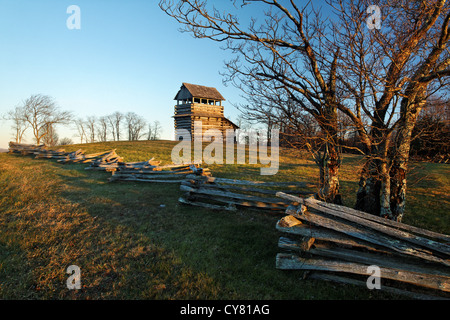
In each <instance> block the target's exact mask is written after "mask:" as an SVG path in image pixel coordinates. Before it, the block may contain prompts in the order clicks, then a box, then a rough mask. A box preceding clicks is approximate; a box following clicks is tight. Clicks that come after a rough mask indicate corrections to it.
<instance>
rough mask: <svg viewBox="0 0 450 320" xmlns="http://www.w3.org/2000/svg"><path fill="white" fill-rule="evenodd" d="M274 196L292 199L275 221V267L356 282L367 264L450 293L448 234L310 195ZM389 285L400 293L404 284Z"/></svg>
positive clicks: (390, 277)
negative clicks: (277, 232)
mask: <svg viewBox="0 0 450 320" xmlns="http://www.w3.org/2000/svg"><path fill="white" fill-rule="evenodd" d="M277 196H278V197H280V198H282V199H285V200H289V201H291V204H290V205H289V206H288V207H287V208H286V211H285V214H286V216H284V217H283V218H281V219H280V220H279V221H278V222H277V224H276V228H277V230H278V231H280V232H281V233H282V234H283V236H281V237H280V239H279V241H278V247H279V248H280V249H282V250H283V251H284V252H281V253H279V254H277V257H276V267H277V268H278V269H283V270H307V271H312V272H316V271H321V272H326V274H325V276H323V278H324V279H327V280H330V279H332V278H333V276H330V277H327V274H328V273H330V272H331V273H338V274H339V275H338V277H337V279H339V281H340V282H343V281H345V280H344V279H345V277H342V276H341V275H342V274H344V275H347V276H349V277H350V278H348V283H356V282H358V278H357V277H358V276H359V277H361V276H366V279H367V277H369V276H370V273H368V267H369V266H372V265H375V266H377V267H379V268H380V271H381V278H382V279H388V280H390V281H393V282H394V283H400V282H401V283H403V284H408V285H414V287H419V288H423V289H427V290H431V291H433V293H436V292H437V293H439V295H441V297H445V298H448V297H450V295H449V294H448V293H449V292H450V236H449V235H445V234H440V233H436V232H432V231H429V230H425V229H421V228H417V227H412V226H409V225H406V224H403V223H399V222H395V221H391V220H387V219H383V218H381V217H377V216H373V215H370V214H367V213H365V212H361V211H358V210H354V209H350V208H347V207H344V206H338V205H334V204H330V203H325V202H322V201H319V200H316V199H314V198H312V197H311V198H300V197H297V196H293V195H290V194H286V193H283V192H279V193H277ZM322 274H323V273H322ZM355 277H356V279H355ZM316 278H320V276H316ZM355 281H356V282H355ZM383 281H384V280H383ZM359 283H363V284H366V282H361V281H359ZM388 288H389V289H392V287H388ZM394 288H395V286H394ZM382 289H383V288H382ZM392 290H394V291H395V292H396V293H399V292H402V290H403V288H402V289H399V288H397V289H392ZM392 290H391V291H392ZM414 290H416V289H414ZM414 290H412V291H411V290H410V292H409V294H410V295H411V292H413V291H414ZM403 291H404V290H403ZM416 291H417V290H416ZM422 293H423V292H422ZM426 293H427V292H426ZM418 297H419V296H418ZM420 297H423V295H420Z"/></svg>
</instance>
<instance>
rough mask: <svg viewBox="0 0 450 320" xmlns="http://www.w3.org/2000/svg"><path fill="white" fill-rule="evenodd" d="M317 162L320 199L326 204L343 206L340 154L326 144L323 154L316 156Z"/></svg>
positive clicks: (333, 147)
mask: <svg viewBox="0 0 450 320" xmlns="http://www.w3.org/2000/svg"><path fill="white" fill-rule="evenodd" d="M315 161H316V164H317V165H318V166H319V172H320V174H319V193H318V197H319V198H320V199H322V200H323V201H326V202H331V203H336V204H342V197H341V194H340V193H339V168H340V166H341V157H340V153H339V152H338V151H337V150H336V147H335V146H333V145H331V144H329V143H326V144H325V146H324V150H323V152H322V153H321V154H318V155H316V156H315Z"/></svg>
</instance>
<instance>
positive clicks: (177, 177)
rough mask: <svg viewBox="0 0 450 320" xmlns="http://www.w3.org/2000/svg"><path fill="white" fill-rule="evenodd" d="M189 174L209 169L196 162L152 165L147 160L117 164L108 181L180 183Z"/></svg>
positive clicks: (198, 173) (202, 172) (206, 172)
mask: <svg viewBox="0 0 450 320" xmlns="http://www.w3.org/2000/svg"><path fill="white" fill-rule="evenodd" d="M189 174H193V175H196V176H197V175H198V176H206V175H209V174H210V173H209V169H204V168H200V167H199V165H198V164H171V165H164V166H159V165H152V164H150V163H149V162H148V161H146V162H143V163H140V162H138V163H131V164H130V163H124V164H119V165H118V167H117V168H116V170H114V171H113V172H112V176H111V178H109V181H110V182H113V181H138V182H165V183H180V182H181V181H183V180H184V179H186V176H187V175H189Z"/></svg>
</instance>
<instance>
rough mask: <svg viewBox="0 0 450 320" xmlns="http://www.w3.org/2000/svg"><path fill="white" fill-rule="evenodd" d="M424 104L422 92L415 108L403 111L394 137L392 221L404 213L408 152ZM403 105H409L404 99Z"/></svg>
mask: <svg viewBox="0 0 450 320" xmlns="http://www.w3.org/2000/svg"><path fill="white" fill-rule="evenodd" d="M425 102H426V101H425V99H424V92H423V93H421V94H419V95H418V96H417V100H416V102H415V103H414V105H415V106H414V107H413V108H411V107H408V111H405V113H404V118H403V121H402V122H403V123H402V126H401V127H400V130H399V131H398V134H397V137H396V149H397V152H396V154H395V155H394V158H393V164H392V168H391V170H390V180H391V186H390V187H391V191H390V192H391V197H390V206H391V210H392V215H393V219H395V220H397V221H401V220H402V217H403V214H404V213H405V206H406V182H407V179H406V174H407V170H408V161H409V151H410V149H411V138H412V131H413V129H414V125H415V123H416V120H417V117H418V115H419V113H420V111H421V110H422V108H423V106H424V104H425ZM403 103H404V104H409V103H410V102H409V101H408V100H407V99H405V100H404V101H402V104H403ZM403 107H404V106H402V108H403Z"/></svg>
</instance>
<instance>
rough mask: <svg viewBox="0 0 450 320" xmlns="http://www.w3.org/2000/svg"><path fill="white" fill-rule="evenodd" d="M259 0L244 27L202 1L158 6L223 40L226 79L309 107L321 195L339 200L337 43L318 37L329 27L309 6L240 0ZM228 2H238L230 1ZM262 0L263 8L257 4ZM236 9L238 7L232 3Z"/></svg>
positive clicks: (199, 32) (188, 27)
mask: <svg viewBox="0 0 450 320" xmlns="http://www.w3.org/2000/svg"><path fill="white" fill-rule="evenodd" d="M240 2H241V4H242V6H246V5H251V4H259V5H260V7H259V8H258V12H265V17H264V19H261V20H257V19H252V20H251V21H250V23H249V25H248V27H245V25H244V24H242V23H240V21H239V19H238V14H231V13H229V12H224V13H221V12H220V11H219V10H216V9H215V8H211V6H209V5H208V4H207V3H206V1H195V0H193V1H189V0H187V1H179V2H178V3H176V4H174V3H173V2H170V1H161V2H160V7H161V9H162V10H164V11H165V12H166V13H167V14H168V15H169V16H171V17H173V18H175V19H176V20H177V21H178V22H180V23H181V24H182V25H183V27H184V31H187V32H191V33H192V34H193V35H194V36H195V37H197V38H208V39H211V40H214V41H218V42H222V43H224V44H225V47H226V49H229V50H230V51H231V52H232V53H233V54H235V58H234V59H232V60H231V61H228V62H227V63H226V67H227V70H228V72H227V74H225V76H226V82H230V83H232V84H233V85H235V86H236V87H237V88H239V89H241V90H242V91H243V92H244V93H245V94H247V95H253V94H255V93H256V94H260V95H263V96H264V97H268V96H269V95H271V96H273V97H276V96H286V97H288V98H289V100H290V101H293V102H295V104H297V105H298V106H300V107H301V108H302V109H303V110H305V111H307V112H309V113H310V115H311V116H313V117H314V118H315V120H316V121H317V123H318V124H319V126H320V128H321V131H322V132H323V133H324V137H325V140H324V143H323V147H322V150H321V153H322V154H323V155H322V157H321V159H322V161H321V162H320V165H321V166H323V168H321V170H323V171H324V172H325V174H324V178H325V180H321V181H320V190H322V191H321V194H322V196H323V198H324V200H326V201H330V202H337V203H340V199H341V197H340V195H339V179H338V175H339V168H340V164H341V162H340V160H339V159H340V154H339V149H338V148H337V147H336V145H337V140H338V136H337V134H338V132H337V130H338V125H337V110H338V104H339V103H340V101H339V95H338V92H337V57H338V56H339V50H340V48H339V47H333V46H332V45H331V44H330V43H327V41H326V40H327V38H325V37H321V35H322V34H325V33H326V32H327V30H325V29H326V28H328V32H329V31H330V29H331V28H332V25H331V24H330V23H324V21H322V20H321V19H320V13H319V12H316V11H315V10H314V9H313V8H312V7H307V6H305V7H304V8H298V7H297V5H296V3H295V2H294V1H290V2H289V3H290V4H288V5H289V6H290V7H289V8H288V7H285V6H284V5H282V4H281V3H280V2H278V1H262V0H261V1H247V0H242V1H240ZM233 4H237V1H234V2H233ZM262 6H265V7H266V8H267V10H265V8H262ZM235 9H236V11H237V12H238V13H239V9H238V7H237V6H236V7H235Z"/></svg>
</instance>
